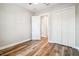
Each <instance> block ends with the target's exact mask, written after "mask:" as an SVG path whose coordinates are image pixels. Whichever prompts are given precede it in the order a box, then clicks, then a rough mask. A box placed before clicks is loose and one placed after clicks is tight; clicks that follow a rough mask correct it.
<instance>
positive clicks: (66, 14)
mask: <svg viewBox="0 0 79 59" xmlns="http://www.w3.org/2000/svg"><path fill="white" fill-rule="evenodd" d="M48 41H49V42H52V43H58V44H62V45H66V46H71V47H75V7H74V6H72V7H67V8H62V9H59V10H54V11H52V12H51V13H50V19H49V36H48Z"/></svg>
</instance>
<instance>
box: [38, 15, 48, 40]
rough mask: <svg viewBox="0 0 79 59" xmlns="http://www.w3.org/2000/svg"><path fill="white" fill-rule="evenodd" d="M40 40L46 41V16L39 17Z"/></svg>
mask: <svg viewBox="0 0 79 59" xmlns="http://www.w3.org/2000/svg"><path fill="white" fill-rule="evenodd" d="M40 32H41V38H42V39H47V38H48V15H43V16H41V28H40Z"/></svg>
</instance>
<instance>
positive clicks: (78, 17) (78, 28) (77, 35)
mask: <svg viewBox="0 0 79 59" xmlns="http://www.w3.org/2000/svg"><path fill="white" fill-rule="evenodd" d="M75 8H76V10H75V12H76V13H75V17H76V18H75V39H76V40H75V44H76V47H77V48H79V4H78V5H76V7H75Z"/></svg>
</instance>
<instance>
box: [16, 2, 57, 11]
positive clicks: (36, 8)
mask: <svg viewBox="0 0 79 59" xmlns="http://www.w3.org/2000/svg"><path fill="white" fill-rule="evenodd" d="M17 5H19V6H21V7H24V8H26V9H28V10H29V11H31V12H39V11H42V10H45V9H48V8H50V7H52V6H54V5H56V3H38V4H34V3H31V4H30V3H19V4H17Z"/></svg>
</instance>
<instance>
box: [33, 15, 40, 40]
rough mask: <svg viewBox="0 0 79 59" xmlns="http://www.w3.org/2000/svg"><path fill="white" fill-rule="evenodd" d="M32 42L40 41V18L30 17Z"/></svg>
mask: <svg viewBox="0 0 79 59" xmlns="http://www.w3.org/2000/svg"><path fill="white" fill-rule="evenodd" d="M32 40H40V17H39V16H32Z"/></svg>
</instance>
